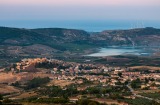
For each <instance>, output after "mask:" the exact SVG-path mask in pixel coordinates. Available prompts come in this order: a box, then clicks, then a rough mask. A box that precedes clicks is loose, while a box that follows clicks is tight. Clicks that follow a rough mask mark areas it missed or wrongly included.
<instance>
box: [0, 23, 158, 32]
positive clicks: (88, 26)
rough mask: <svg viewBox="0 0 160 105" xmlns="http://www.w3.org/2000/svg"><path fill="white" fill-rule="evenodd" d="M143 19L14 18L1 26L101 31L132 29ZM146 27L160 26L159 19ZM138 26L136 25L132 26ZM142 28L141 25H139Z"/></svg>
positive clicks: (146, 24) (0, 24)
mask: <svg viewBox="0 0 160 105" xmlns="http://www.w3.org/2000/svg"><path fill="white" fill-rule="evenodd" d="M141 22H142V21H135V20H64V21H60V20H59V21H51V20H48V21H47V20H13V21H11V20H10V21H4V20H3V21H2V20H0V26H6V27H18V28H55V27H58V28H72V29H82V30H86V31H89V32H99V31H103V30H114V29H130V28H131V26H132V25H136V24H137V23H141ZM144 23H145V25H144V27H155V28H159V27H160V22H159V21H144ZM132 28H136V27H132ZM139 28H140V27H139Z"/></svg>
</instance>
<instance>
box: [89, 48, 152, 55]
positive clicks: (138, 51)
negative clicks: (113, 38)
mask: <svg viewBox="0 0 160 105" xmlns="http://www.w3.org/2000/svg"><path fill="white" fill-rule="evenodd" d="M114 55H142V56H147V55H150V53H149V52H148V51H146V50H145V49H144V48H135V47H113V46H112V47H107V48H100V50H99V52H98V53H93V54H89V55H87V56H93V57H101V56H114Z"/></svg>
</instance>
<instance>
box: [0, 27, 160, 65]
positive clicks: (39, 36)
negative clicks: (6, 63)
mask: <svg viewBox="0 0 160 105" xmlns="http://www.w3.org/2000/svg"><path fill="white" fill-rule="evenodd" d="M113 45H117V46H159V45H160V29H155V28H152V27H147V28H138V29H130V30H105V31H102V32H92V33H89V32H86V31H84V30H76V29H65V28H38V29H24V28H10V27H0V62H1V59H4V60H5V59H9V60H10V59H15V58H21V57H22V58H26V57H51V58H52V57H54V58H55V57H56V58H57V59H64V58H69V57H80V55H85V54H87V53H90V52H91V51H92V50H93V49H96V48H99V47H106V46H113ZM93 51H94V50H93ZM72 60H73V59H72ZM2 62H3V61H2Z"/></svg>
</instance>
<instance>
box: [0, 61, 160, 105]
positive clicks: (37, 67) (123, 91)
mask: <svg viewBox="0 0 160 105" xmlns="http://www.w3.org/2000/svg"><path fill="white" fill-rule="evenodd" d="M0 76H1V77H0V85H1V89H0V94H3V95H4V97H6V98H9V99H11V100H21V99H28V98H30V97H37V98H42V97H43V98H44V97H45V98H50V97H52V98H53V96H54V97H67V98H69V102H71V103H76V102H77V101H78V100H79V99H81V98H82V96H83V97H84V96H85V98H87V99H88V98H89V99H91V100H96V102H99V103H105V104H109V103H110V104H118V105H119V104H120V105H128V103H129V102H130V101H129V100H130V99H131V100H132V99H134V100H136V101H137V99H138V100H139V99H145V100H147V101H155V102H157V103H159V102H160V101H159V98H156V99H154V98H152V97H146V94H145V93H143V92H148V91H153V92H154V93H152V94H158V95H159V93H158V92H160V91H159V87H160V72H159V70H158V69H157V70H155V68H154V69H150V70H149V69H138V68H137V67H134V68H133V67H110V66H108V65H104V64H90V63H75V62H64V61H61V60H56V59H47V58H34V59H22V60H21V61H20V62H17V63H15V64H13V65H12V66H10V67H9V68H5V69H1V70H0ZM44 86H45V87H44ZM46 86H47V87H46ZM51 87H52V88H53V87H54V88H55V87H56V89H59V92H61V91H64V92H66V91H65V90H67V93H66V95H65V96H64V94H62V95H59V94H61V93H56V94H57V95H55V93H52V92H53V90H52V91H50V92H49V93H47V92H48V91H49V90H48V91H47V90H46V89H50V88H51ZM68 89H74V90H72V91H75V93H74V92H73V93H68V92H69V91H68ZM24 94H25V95H24ZM26 94H27V95H26ZM150 94H151V93H150ZM126 99H127V101H126Z"/></svg>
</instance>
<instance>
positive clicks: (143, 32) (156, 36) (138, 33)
mask: <svg viewBox="0 0 160 105" xmlns="http://www.w3.org/2000/svg"><path fill="white" fill-rule="evenodd" d="M91 36H92V37H91V39H92V41H93V42H94V43H96V44H101V45H133V46H159V45H160V29H155V28H152V27H147V28H137V29H130V30H109V31H108V30H107V31H103V32H100V33H95V34H94V33H93V35H91Z"/></svg>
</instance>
